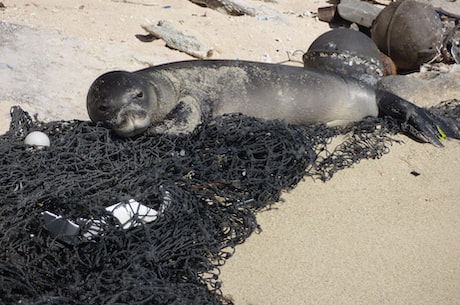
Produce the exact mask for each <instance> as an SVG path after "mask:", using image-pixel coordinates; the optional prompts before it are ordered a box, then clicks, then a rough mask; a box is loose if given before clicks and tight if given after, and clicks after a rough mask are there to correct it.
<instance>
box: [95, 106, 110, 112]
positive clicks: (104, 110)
mask: <svg viewBox="0 0 460 305" xmlns="http://www.w3.org/2000/svg"><path fill="white" fill-rule="evenodd" d="M97 109H98V110H99V111H100V112H106V111H107V109H109V107H107V106H104V105H101V106H99V107H98V108H97Z"/></svg>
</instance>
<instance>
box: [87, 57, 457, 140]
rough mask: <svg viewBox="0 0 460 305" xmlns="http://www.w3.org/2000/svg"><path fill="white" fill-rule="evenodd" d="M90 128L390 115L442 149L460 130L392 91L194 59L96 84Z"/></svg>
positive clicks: (166, 129)
mask: <svg viewBox="0 0 460 305" xmlns="http://www.w3.org/2000/svg"><path fill="white" fill-rule="evenodd" d="M87 110H88V114H89V117H90V118H91V120H92V121H94V122H98V121H101V122H103V123H104V124H105V125H106V126H107V127H109V128H111V129H113V130H114V131H115V133H116V134H118V135H119V136H121V137H131V136H135V135H138V134H141V133H143V132H144V131H146V130H147V129H149V131H153V132H160V133H170V134H181V133H189V132H191V131H192V130H194V129H195V127H196V126H197V125H198V124H200V123H203V122H206V121H208V120H210V119H211V118H213V117H216V116H219V115H222V114H226V113H242V114H244V115H248V116H253V117H258V118H263V119H268V120H271V119H279V120H284V121H285V122H287V123H291V124H295V125H309V124H316V123H324V124H327V125H329V126H333V125H343V124H346V123H349V122H354V121H359V120H362V119H363V118H365V117H367V116H374V117H375V116H379V115H390V116H393V117H395V118H396V119H398V120H400V121H401V122H402V123H404V126H406V127H407V128H406V129H407V130H408V131H409V132H410V133H412V134H413V135H414V136H415V137H416V138H417V139H419V140H421V141H424V142H431V143H433V144H435V145H437V146H442V143H441V142H440V141H439V139H440V138H443V137H445V136H446V135H447V136H448V137H453V138H460V132H459V129H460V128H459V123H458V122H457V121H455V120H452V119H447V118H440V117H437V116H435V115H434V114H432V113H430V112H429V111H428V110H426V109H423V108H420V107H418V106H416V105H414V104H412V103H410V102H409V101H406V100H404V99H402V98H400V97H398V96H396V95H394V94H391V93H389V92H385V91H381V90H377V89H375V88H373V87H372V86H370V85H367V84H365V83H363V82H360V81H358V80H356V79H353V78H347V77H346V76H343V75H339V74H335V73H328V72H325V71H319V70H315V69H310V68H303V67H293V66H287V65H279V64H269V63H261V62H251V61H240V60H190V61H180V62H172V63H167V64H163V65H159V66H155V67H149V68H146V69H142V70H138V71H135V72H126V71H111V72H108V73H105V74H103V75H101V76H100V77H98V78H97V79H96V80H95V81H94V82H93V84H92V85H91V86H90V89H89V91H88V95H87Z"/></svg>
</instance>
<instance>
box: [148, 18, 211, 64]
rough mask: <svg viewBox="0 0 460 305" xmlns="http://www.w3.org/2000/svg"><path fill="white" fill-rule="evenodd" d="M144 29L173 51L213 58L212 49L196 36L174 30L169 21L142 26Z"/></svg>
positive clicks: (197, 56) (201, 57)
mask: <svg viewBox="0 0 460 305" xmlns="http://www.w3.org/2000/svg"><path fill="white" fill-rule="evenodd" d="M142 28H143V29H144V30H146V31H147V32H149V33H150V34H151V35H152V36H154V37H155V38H159V39H162V40H163V41H164V42H166V46H168V47H170V48H171V49H175V50H178V51H182V52H184V53H187V54H189V55H191V56H193V57H196V58H200V59H203V58H208V57H211V56H212V52H213V50H212V49H211V48H209V47H208V46H206V45H205V44H204V43H202V42H200V41H199V40H198V39H197V38H196V37H195V36H191V35H186V34H184V33H182V32H180V31H178V30H176V29H174V27H173V26H172V24H171V23H170V22H169V21H166V20H161V21H159V22H158V23H157V24H156V25H142Z"/></svg>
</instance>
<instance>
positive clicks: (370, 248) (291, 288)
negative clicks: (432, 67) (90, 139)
mask: <svg viewBox="0 0 460 305" xmlns="http://www.w3.org/2000/svg"><path fill="white" fill-rule="evenodd" d="M1 2H2V3H3V5H4V7H5V8H3V9H1V10H0V16H1V21H3V22H7V23H10V24H16V25H18V26H20V27H21V32H20V33H27V35H29V36H28V37H27V39H23V38H21V36H20V35H19V34H18V35H19V36H16V38H15V39H17V42H18V43H19V42H20V45H21V46H22V47H21V48H18V49H15V50H14V52H13V51H11V52H9V53H4V54H0V86H1V90H0V91H2V92H3V93H2V94H1V95H0V132H1V133H3V132H5V131H6V130H7V129H8V118H9V109H10V107H11V106H12V105H20V106H21V107H23V108H24V109H25V110H27V111H29V112H30V113H32V114H34V113H37V114H38V118H39V119H42V120H71V119H82V120H88V116H87V113H86V105H85V101H86V93H87V90H88V88H89V86H90V84H91V82H92V81H93V80H94V79H95V78H96V77H97V76H98V75H100V74H102V73H103V72H106V71H109V70H114V69H123V70H136V69H140V68H144V67H147V66H149V65H157V64H161V63H165V62H170V61H176V60H185V59H192V57H191V56H189V55H187V54H185V53H182V52H179V51H176V50H173V49H170V48H168V47H166V46H165V43H164V41H162V40H154V41H152V42H142V41H140V40H139V39H138V38H137V37H136V35H146V34H147V33H146V32H145V31H144V30H143V29H142V28H141V25H145V24H156V23H157V22H158V21H160V20H168V21H170V22H171V23H172V24H173V26H174V27H175V28H177V29H178V30H180V31H183V32H184V33H186V34H188V35H193V36H196V37H197V38H198V39H199V40H200V41H202V42H204V43H206V44H207V45H208V46H210V47H211V48H212V49H213V56H212V58H215V59H245V60H255V61H265V62H272V63H279V62H283V61H286V60H288V59H289V57H288V54H294V52H295V51H296V50H303V51H305V50H306V49H307V48H308V46H309V45H310V43H311V42H312V41H313V40H314V39H315V38H316V37H318V36H319V35H320V34H321V33H324V32H326V31H328V30H329V29H330V28H329V25H328V24H327V23H324V22H321V21H319V20H318V19H317V18H315V15H314V14H313V13H314V12H316V11H317V8H318V7H322V6H328V5H330V4H328V3H327V2H326V1H323V0H318V1H315V0H310V1H301V0H286V1H283V0H278V3H271V2H263V1H249V0H248V2H249V3H252V4H253V5H255V6H261V5H263V6H265V7H267V8H270V9H271V10H273V11H276V12H278V13H279V15H276V16H275V15H269V16H267V15H260V16H254V17H252V16H228V15H225V14H222V13H220V12H217V11H215V10H211V9H209V8H204V7H200V6H198V5H195V4H193V3H191V2H189V1H186V0H133V1H122V0H119V1H115V0H112V1H110V0H79V1H57V0H41V1H30V0H3V1H1ZM275 17H276V18H275ZM23 27H24V28H23ZM18 33H19V32H18ZM2 43H3V42H2ZM31 48H33V49H31ZM292 59H294V60H300V59H301V55H300V56H299V55H298V54H297V55H294V56H292ZM13 62H14V63H18V64H17V67H19V68H18V71H19V72H18V73H22V74H18V75H19V76H17V77H16V78H14V79H12V78H8V77H7V76H6V72H5V71H6V70H7V68H5V67H6V66H5V65H6V64H8V63H10V64H11V63H13ZM19 62H21V64H19ZM290 64H293V65H301V64H300V63H298V62H291V63H290ZM32 66H33V67H32ZM29 71H30V73H29ZM459 74H460V73H459ZM457 75H458V74H457ZM425 89H426V90H427V91H429V92H431V91H430V88H425ZM450 93H451V95H453V97H456V98H460V89H458V91H457V92H455V91H454V92H452V91H450ZM423 96H425V97H427V96H428V95H426V94H419V95H418V96H417V98H416V102H420V103H421V104H423V105H433V104H437V103H438V102H440V101H441V99H439V100H432V99H431V96H434V97H436V96H439V95H437V94H436V93H434V94H432V95H430V100H423ZM450 98H452V97H450ZM397 138H398V139H400V140H402V141H403V143H402V144H394V145H393V146H392V148H391V150H390V152H389V153H388V154H387V155H385V156H383V157H382V158H381V159H379V160H365V161H362V162H361V163H359V164H357V165H355V166H354V167H353V168H351V169H346V170H343V171H341V172H339V173H337V174H336V175H335V176H334V177H333V179H332V180H330V181H328V182H326V183H323V182H321V181H313V180H311V179H306V180H305V181H302V182H301V183H300V184H299V185H298V186H297V187H296V188H295V189H294V190H292V191H291V192H289V193H286V194H284V195H283V200H284V201H283V202H280V203H278V204H276V205H274V206H273V209H271V210H268V211H263V212H260V213H259V215H258V221H259V223H260V226H261V228H262V232H260V234H253V235H252V236H251V237H250V238H249V239H248V240H247V241H246V242H245V243H244V244H242V245H240V246H238V247H237V248H236V252H235V254H234V256H233V257H232V258H231V259H229V260H228V261H227V263H226V264H225V265H224V266H223V267H222V273H221V276H220V279H221V280H222V281H223V288H222V291H223V293H224V294H225V295H227V296H229V297H231V298H232V299H233V300H234V302H235V304H237V305H250V304H252V305H282V304H292V305H297V304H302V305H303V304H305V305H306V304H318V305H323V304H324V305H326V304H392V305H399V304H401V305H402V304H411V305H412V304H420V305H422V304H438V305H444V304H446V305H447V304H460V187H459V182H460V180H459V177H460V141H446V142H445V147H444V148H436V147H434V146H432V145H429V144H421V143H417V142H414V141H413V140H411V139H409V138H408V137H405V136H403V135H398V136H397ZM413 171H415V172H417V173H419V174H420V175H418V176H416V175H413V174H411V172H413Z"/></svg>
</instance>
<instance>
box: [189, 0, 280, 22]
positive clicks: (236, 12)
mask: <svg viewBox="0 0 460 305" xmlns="http://www.w3.org/2000/svg"><path fill="white" fill-rule="evenodd" d="M190 1H191V2H193V3H195V4H198V5H201V6H205V7H209V8H210V9H214V10H216V11H218V12H220V13H223V14H228V15H232V16H242V15H249V16H253V17H255V16H270V17H272V18H273V17H275V18H281V14H280V13H279V12H278V11H277V10H274V9H271V8H269V7H267V6H265V5H255V6H254V5H252V4H249V3H247V2H246V1H244V0H190Z"/></svg>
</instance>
